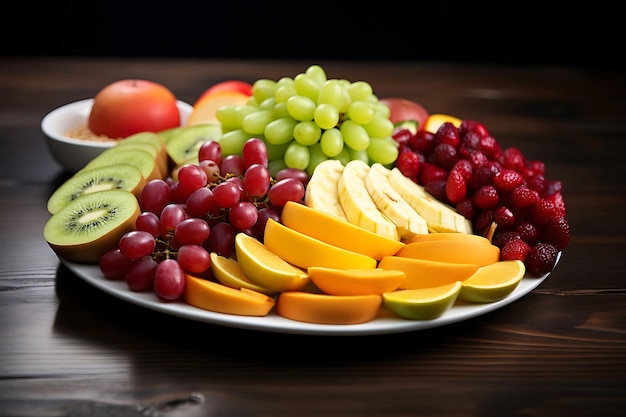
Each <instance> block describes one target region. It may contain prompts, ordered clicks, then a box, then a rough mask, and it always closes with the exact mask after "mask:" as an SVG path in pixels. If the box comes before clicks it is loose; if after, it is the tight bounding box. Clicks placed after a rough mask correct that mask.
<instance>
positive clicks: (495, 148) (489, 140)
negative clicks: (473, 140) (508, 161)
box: [479, 135, 502, 161]
mask: <svg viewBox="0 0 626 417" xmlns="http://www.w3.org/2000/svg"><path fill="white" fill-rule="evenodd" d="M479 149H481V150H482V151H483V152H484V153H485V155H487V158H489V159H490V160H492V161H495V160H498V159H500V158H501V157H502V148H500V145H499V144H498V142H497V141H496V139H495V138H494V137H493V136H489V135H488V136H485V137H483V138H481V139H480V148H479Z"/></svg>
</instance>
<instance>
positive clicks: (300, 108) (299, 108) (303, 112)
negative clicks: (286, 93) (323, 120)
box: [287, 95, 317, 122]
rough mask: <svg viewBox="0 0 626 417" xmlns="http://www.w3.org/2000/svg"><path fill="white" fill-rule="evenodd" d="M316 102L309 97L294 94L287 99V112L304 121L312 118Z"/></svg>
mask: <svg viewBox="0 0 626 417" xmlns="http://www.w3.org/2000/svg"><path fill="white" fill-rule="evenodd" d="M316 107H317V106H316V104H315V102H314V101H313V100H311V99H310V98H309V97H306V96H303V95H295V96H291V97H289V100H287V112H289V115H290V116H291V117H293V118H294V119H296V120H298V121H300V122H304V121H307V120H313V115H314V114H315V108H316Z"/></svg>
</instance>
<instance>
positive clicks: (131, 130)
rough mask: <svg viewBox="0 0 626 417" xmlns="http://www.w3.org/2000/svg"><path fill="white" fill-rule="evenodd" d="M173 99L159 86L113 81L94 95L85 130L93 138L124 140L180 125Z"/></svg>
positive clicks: (146, 82) (170, 93)
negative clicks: (103, 137)
mask: <svg viewBox="0 0 626 417" xmlns="http://www.w3.org/2000/svg"><path fill="white" fill-rule="evenodd" d="M176 101H177V100H176V96H174V94H173V93H172V92H171V91H170V90H169V89H168V88H167V87H165V86H163V85H162V84H159V83H156V82H153V81H148V80H137V79H124V80H119V81H115V82H113V83H111V84H109V85H107V86H105V87H104V88H103V89H102V90H100V91H99V92H98V94H96V96H95V97H94V102H93V107H92V108H91V112H90V113H89V119H88V127H89V129H90V130H91V131H92V132H93V133H95V134H97V135H105V136H108V137H110V138H126V137H128V136H130V135H133V134H135V133H139V132H160V131H162V130H165V129H169V128H173V127H178V126H180V112H179V110H178V106H177V103H176Z"/></svg>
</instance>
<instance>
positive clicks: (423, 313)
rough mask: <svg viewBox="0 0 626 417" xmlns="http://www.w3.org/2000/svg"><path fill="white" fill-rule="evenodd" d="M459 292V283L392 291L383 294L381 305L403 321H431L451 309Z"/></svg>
mask: <svg viewBox="0 0 626 417" xmlns="http://www.w3.org/2000/svg"><path fill="white" fill-rule="evenodd" d="M460 292H461V282H460V281H456V282H453V283H451V284H445V285H440V286H438V287H431V288H420V289H413V290H398V291H392V292H387V293H384V294H383V305H384V306H385V307H386V308H388V309H389V310H391V311H393V312H394V313H396V314H397V315H398V316H400V317H403V318H405V319H410V320H432V319H436V318H437V317H439V316H441V315H442V314H443V313H445V312H446V311H447V310H448V309H449V308H450V307H452V305H453V304H454V302H455V301H456V300H457V298H458V297H459V294H460Z"/></svg>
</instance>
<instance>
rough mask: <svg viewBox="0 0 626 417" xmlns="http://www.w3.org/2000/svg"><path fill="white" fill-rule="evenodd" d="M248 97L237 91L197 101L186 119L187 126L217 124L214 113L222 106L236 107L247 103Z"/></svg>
mask: <svg viewBox="0 0 626 417" xmlns="http://www.w3.org/2000/svg"><path fill="white" fill-rule="evenodd" d="M249 99H250V96H248V95H246V94H244V93H241V92H239V91H219V92H216V93H212V94H209V95H207V96H206V97H203V98H201V99H199V100H198V102H197V103H195V104H194V106H193V109H192V110H191V114H190V115H189V118H188V119H187V124H188V125H194V124H201V123H219V121H218V120H217V117H216V115H215V113H216V112H217V109H219V108H220V107H222V106H238V105H243V104H246V103H247V102H248V100H249Z"/></svg>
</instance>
